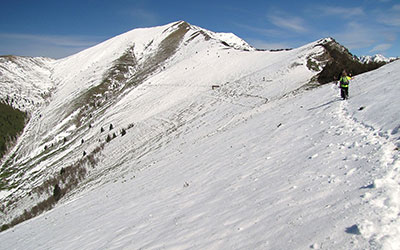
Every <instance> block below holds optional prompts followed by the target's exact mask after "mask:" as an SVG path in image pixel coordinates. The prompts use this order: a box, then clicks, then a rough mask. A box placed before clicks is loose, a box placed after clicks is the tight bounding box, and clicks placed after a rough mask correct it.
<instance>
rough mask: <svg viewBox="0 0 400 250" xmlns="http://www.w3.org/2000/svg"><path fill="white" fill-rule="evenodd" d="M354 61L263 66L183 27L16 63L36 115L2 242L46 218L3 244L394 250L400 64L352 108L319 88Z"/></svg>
mask: <svg viewBox="0 0 400 250" xmlns="http://www.w3.org/2000/svg"><path fill="white" fill-rule="evenodd" d="M338 60H343V61H340V62H348V61H351V62H352V61H353V57H352V56H351V54H350V53H349V52H348V51H347V49H345V48H344V47H342V46H341V45H340V44H338V43H337V42H336V41H334V40H333V39H332V38H326V39H322V40H319V41H316V42H313V43H310V44H307V45H304V46H302V47H300V48H295V49H291V50H282V51H259V50H256V49H254V48H253V47H251V46H250V45H248V44H247V43H246V42H244V41H243V40H242V39H240V38H238V37H237V36H235V35H233V34H229V33H228V34H227V33H215V32H211V31H208V30H206V29H202V28H200V27H197V26H194V25H190V24H188V23H186V22H183V21H179V22H174V23H171V24H168V25H164V26H159V27H154V28H145V29H135V30H132V31H130V32H127V33H125V34H122V35H119V36H117V37H114V38H112V39H109V40H107V41H105V42H103V43H101V44H98V45H96V46H94V47H92V48H89V49H87V50H84V51H82V52H80V53H78V54H75V55H72V56H70V57H67V58H63V59H60V60H52V59H47V58H19V57H2V58H1V61H0V62H1V66H0V73H1V74H0V77H1V78H0V79H1V80H2V81H4V83H6V84H5V86H6V88H4V91H2V92H1V93H0V94H1V95H2V96H1V98H2V99H3V102H7V103H8V104H10V105H12V106H14V107H18V108H20V109H23V110H24V111H26V112H27V113H28V116H29V121H28V123H27V124H26V126H25V129H24V131H23V132H22V133H21V135H20V136H19V138H18V140H17V141H16V142H15V143H14V145H13V147H12V148H10V149H9V151H8V152H7V154H6V156H5V157H3V159H2V163H1V168H0V169H1V176H2V179H1V185H0V187H1V191H0V199H1V204H2V205H1V207H0V222H1V224H2V225H3V226H2V230H6V229H8V228H9V227H12V226H14V225H17V224H19V223H20V222H22V221H26V220H29V219H30V218H32V217H35V216H38V215H40V216H38V217H37V218H36V219H35V220H29V221H27V222H26V223H23V224H20V225H18V226H16V227H15V228H13V230H6V231H5V232H3V233H2V234H0V240H1V242H2V245H4V246H5V247H9V248H11V247H12V246H14V245H13V244H16V242H17V244H18V246H17V248H21V249H23V248H28V246H29V247H30V248H50V249H63V248H69V249H78V248H96V249H99V248H135V249H140V248H196V249H207V248H228V249H265V248H271V249H284V248H287V249H296V248H297V249H305V248H309V247H313V248H318V247H319V246H326V248H329V249H334V248H337V247H339V246H340V247H344V248H346V249H349V248H352V247H353V248H354V244H356V246H355V248H360V249H362V248H368V246H369V244H374V245H379V246H384V245H385V244H386V245H387V246H389V245H390V244H392V242H396V240H398V236H396V235H395V234H391V230H386V229H384V227H386V226H387V225H384V224H382V221H383V220H382V218H381V217H383V219H384V220H385V221H386V220H387V221H390V223H389V224H388V226H387V228H390V229H392V228H393V229H394V228H396V225H397V223H398V220H397V219H391V218H392V217H391V216H392V214H391V212H390V211H394V210H393V209H396V206H397V205H398V203H397V199H395V198H393V197H390V196H389V193H390V192H392V191H393V192H394V191H396V190H397V191H398V186H396V185H389V184H390V183H392V182H390V180H392V179H395V178H397V177H398V172H396V171H389V170H390V169H393V168H394V167H395V166H397V165H398V159H397V155H396V151H395V150H394V148H395V147H396V146H397V147H398V146H399V145H398V144H396V143H398V140H397V139H396V138H397V137H398V132H399V128H398V119H397V118H396V116H395V115H394V114H395V113H396V110H395V109H393V108H390V106H392V107H397V106H398V105H400V103H398V98H397V96H398V95H397V94H398V86H396V85H395V84H394V83H395V82H396V81H397V80H398V74H396V72H399V71H398V68H399V63H398V62H394V63H391V64H389V65H386V66H385V67H383V68H382V69H379V70H377V71H376V72H369V73H367V74H363V75H360V76H356V78H355V79H354V80H353V82H352V83H351V84H352V85H351V87H350V100H349V103H346V102H340V101H339V98H338V97H337V94H338V90H337V89H336V88H335V87H334V85H320V84H319V83H318V80H319V79H320V77H321V75H322V73H323V76H324V77H325V78H324V79H331V80H330V81H333V80H334V77H333V75H334V74H336V70H339V67H343V65H341V64H340V63H338ZM382 76H387V77H385V81H383V82H379V84H378V83H377V82H376V80H374V79H377V78H379V79H382V78H383V77H382ZM4 79H5V80H4ZM24 84H26V86H27V90H28V91H26V90H25V89H24V88H23V87H19V86H24ZM380 84H385V86H386V88H390V89H391V90H392V91H390V92H389V93H386V94H383V92H382V88H380V86H381V85H380ZM356 86H359V87H358V88H357V87H356ZM396 93H397V94H396ZM370 95H373V96H375V97H376V98H377V99H379V101H374V100H371V99H369V96H370ZM11 99H12V101H11ZM389 103H390V104H391V105H389ZM378 110H379V117H378V116H376V114H377V113H378V112H377V111H378ZM396 126H397V127H396ZM377 165H379V166H380V167H381V168H378V167H377ZM388 183H389V184H388ZM397 191H396V192H397ZM360 196H362V197H360ZM381 199H386V200H387V201H388V202H387V204H388V205H387V206H389V207H390V209H386V207H384V206H380V207H379V206H378V207H373V205H372V204H380V203H379V202H378V201H380V200H381ZM375 202H377V203H375ZM48 210H50V211H48ZM44 211H48V212H46V213H43V212H44ZM366 218H367V219H368V220H366ZM327 225H329V226H327ZM32 230H34V232H35V234H36V235H35V237H28V235H31V234H32V233H33V231H32ZM354 237H358V238H357V242H356V243H355V241H354ZM20 238H24V239H27V241H26V242H25V241H24V242H21V241H18V240H17V239H20ZM386 245H385V246H386Z"/></svg>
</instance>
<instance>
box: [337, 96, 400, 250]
mask: <svg viewBox="0 0 400 250" xmlns="http://www.w3.org/2000/svg"><path fill="white" fill-rule="evenodd" d="M352 104H353V103H352V101H351V99H350V100H348V101H341V102H340V104H339V105H338V107H337V117H338V118H339V120H340V121H341V122H342V123H343V125H344V127H343V130H344V131H351V132H350V133H355V134H358V135H360V136H361V138H362V140H361V141H355V142H354V144H355V145H357V146H361V147H363V146H364V145H374V147H375V148H376V150H377V151H379V152H380V154H381V158H380V160H379V162H377V166H375V169H376V171H374V172H370V173H368V174H370V175H371V177H372V178H374V179H373V180H372V181H371V184H369V185H366V186H365V187H362V188H363V189H369V190H368V192H366V193H365V194H364V195H363V196H362V198H363V203H364V204H365V205H366V206H368V207H372V209H365V208H364V209H363V210H364V211H362V214H363V216H364V219H361V220H359V221H358V223H357V228H358V230H359V232H360V233H361V235H362V236H363V237H364V238H366V239H367V240H368V241H370V242H371V244H372V245H376V246H378V245H381V247H382V249H388V250H390V249H397V247H398V246H399V245H400V219H399V215H400V182H399V181H398V180H400V161H399V160H398V151H397V150H396V144H395V143H394V142H392V141H391V140H390V138H389V137H388V136H385V135H384V134H383V133H381V132H379V131H378V130H377V129H375V128H374V127H373V126H371V125H368V124H367V123H366V122H362V121H358V120H357V119H356V118H355V117H353V116H351V115H350V114H349V111H348V106H349V105H352ZM359 110H360V109H359ZM360 112H361V110H360ZM354 138H357V137H354ZM378 170H379V172H378ZM375 172H378V174H377V173H375Z"/></svg>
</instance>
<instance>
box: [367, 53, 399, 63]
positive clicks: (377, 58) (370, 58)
mask: <svg viewBox="0 0 400 250" xmlns="http://www.w3.org/2000/svg"><path fill="white" fill-rule="evenodd" d="M396 59H397V58H396V57H389V58H387V57H385V56H383V55H381V54H376V55H373V56H361V57H360V58H359V60H360V62H362V63H371V62H376V63H381V62H384V63H389V62H392V61H394V60H396Z"/></svg>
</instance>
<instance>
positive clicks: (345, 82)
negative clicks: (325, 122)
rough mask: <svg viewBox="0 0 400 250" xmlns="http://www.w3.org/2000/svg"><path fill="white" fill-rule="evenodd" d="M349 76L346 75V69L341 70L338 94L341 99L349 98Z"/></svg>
mask: <svg viewBox="0 0 400 250" xmlns="http://www.w3.org/2000/svg"><path fill="white" fill-rule="evenodd" d="M350 80H351V77H350V76H348V75H347V73H346V71H345V70H343V72H342V76H341V77H340V79H339V84H340V96H341V97H342V98H343V100H346V99H349V83H350Z"/></svg>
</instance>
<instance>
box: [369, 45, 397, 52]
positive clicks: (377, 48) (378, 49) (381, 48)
mask: <svg viewBox="0 0 400 250" xmlns="http://www.w3.org/2000/svg"><path fill="white" fill-rule="evenodd" d="M391 47H392V44H389V43H383V44H379V45H376V46H375V47H374V48H372V49H371V50H370V51H369V52H371V53H376V52H383V51H386V50H388V49H390V48H391Z"/></svg>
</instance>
